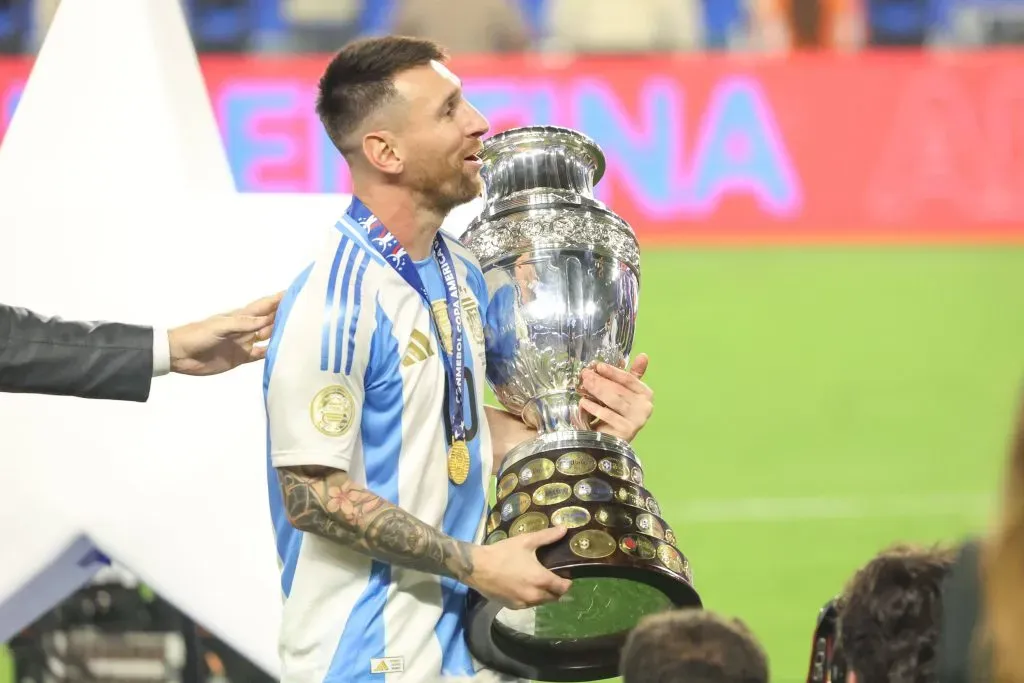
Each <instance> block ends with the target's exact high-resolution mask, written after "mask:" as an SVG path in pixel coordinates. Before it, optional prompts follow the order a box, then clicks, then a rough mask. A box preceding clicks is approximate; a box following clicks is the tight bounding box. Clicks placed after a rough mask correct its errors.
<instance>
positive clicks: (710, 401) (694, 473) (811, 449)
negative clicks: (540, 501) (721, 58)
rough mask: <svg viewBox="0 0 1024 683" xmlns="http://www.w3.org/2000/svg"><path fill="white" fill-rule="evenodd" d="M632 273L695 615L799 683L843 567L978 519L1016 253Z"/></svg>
mask: <svg viewBox="0 0 1024 683" xmlns="http://www.w3.org/2000/svg"><path fill="white" fill-rule="evenodd" d="M642 269H643V281H642V285H641V297H640V315H639V319H638V323H637V324H638V328H637V329H638V334H637V342H636V348H635V350H636V351H644V352H646V353H648V354H649V355H650V356H651V365H650V369H649V371H648V376H647V381H648V382H649V384H650V385H651V386H652V387H653V388H654V391H655V397H656V398H655V403H656V409H655V414H654V418H653V420H652V422H651V423H650V424H649V426H648V427H647V429H646V430H645V431H644V432H643V433H642V435H641V436H640V437H639V438H638V440H637V441H636V443H635V447H636V450H637V452H638V454H639V455H640V456H641V458H642V459H643V462H644V469H645V471H646V474H647V485H648V487H649V488H651V489H652V491H653V492H654V494H655V495H656V496H657V497H658V500H659V503H660V504H661V507H662V509H663V512H664V516H665V517H666V518H667V520H668V521H669V523H670V524H671V525H672V526H673V528H674V529H675V531H676V533H677V535H678V537H679V545H680V547H681V548H682V549H683V551H684V552H685V553H686V554H687V556H688V557H689V559H690V562H691V565H692V567H693V569H694V580H695V583H696V586H697V589H698V590H699V591H700V593H701V596H702V598H703V600H704V603H705V606H706V607H708V608H710V609H715V610H718V611H721V612H722V613H725V614H727V615H734V616H739V617H742V618H743V619H745V620H746V621H747V622H748V623H749V624H750V626H751V627H752V628H753V630H754V631H755V633H756V634H757V635H758V637H759V638H760V639H761V641H762V642H763V644H764V646H765V647H766V649H767V651H768V653H769V656H770V659H771V665H772V679H773V680H774V681H777V682H779V681H785V682H787V683H788V682H794V683H795V682H797V681H801V680H802V679H803V677H804V676H805V674H806V666H807V661H808V656H809V645H810V638H811V631H812V629H813V626H814V622H815V617H816V615H817V611H818V609H819V608H820V607H821V605H822V604H823V603H824V602H825V601H826V600H827V599H828V598H829V597H831V596H832V595H833V594H835V593H836V592H837V591H838V590H839V589H840V588H841V587H842V585H843V582H844V581H845V580H846V579H847V578H848V577H849V575H850V574H851V573H852V571H853V570H854V569H855V568H856V567H857V566H859V565H860V564H862V563H864V562H865V561H866V560H867V559H869V558H870V557H871V555H872V554H873V553H875V552H876V551H878V550H880V549H881V548H882V547H884V546H885V545H887V544H889V543H891V542H894V541H900V540H908V541H922V542H932V541H941V540H949V541H955V540H956V539H958V538H960V537H962V536H963V535H965V534H968V533H971V532H974V531H977V530H980V529H981V528H982V527H983V526H984V524H985V523H986V521H987V519H988V518H989V513H990V510H991V504H992V502H993V501H994V500H995V495H996V491H997V489H998V482H999V479H1000V476H1001V471H1002V464H1003V458H1004V453H1005V450H1006V444H1007V440H1008V436H1009V433H1010V429H1011V417H1012V413H1013V408H1014V404H1015V401H1016V400H1017V398H1018V392H1019V390H1020V388H1021V386H1022V380H1024V249H1020V248H1017V249H1009V248H1005V247H1004V248H932V249H925V248H913V249H911V248H884V249H883V248H877V249H875V248H872V249H868V248H856V249H854V248H835V249H826V248H815V249H810V248H808V249H768V248H765V249H743V250H738V249H723V250H712V249H686V250H682V249H681V250H659V251H654V250H650V249H649V250H647V251H646V252H645V253H644V258H643V264H642ZM0 681H3V683H7V679H5V678H4V677H2V676H0Z"/></svg>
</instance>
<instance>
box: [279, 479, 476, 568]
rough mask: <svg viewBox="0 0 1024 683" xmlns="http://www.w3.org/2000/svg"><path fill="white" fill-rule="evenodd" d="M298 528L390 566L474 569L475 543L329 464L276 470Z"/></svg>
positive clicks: (287, 506) (286, 502) (287, 505)
mask: <svg viewBox="0 0 1024 683" xmlns="http://www.w3.org/2000/svg"><path fill="white" fill-rule="evenodd" d="M277 476H278V480H279V481H280V482H281V493H282V494H283V496H284V505H285V510H286V511H287V514H288V520H289V521H290V522H291V523H292V526H294V527H295V528H297V529H299V530H301V531H305V532H308V533H311V534H316V535H317V536H322V537H323V538H326V539H329V540H332V541H334V542H336V543H339V544H340V545H343V546H345V547H347V548H351V549H353V550H356V551H358V552H361V553H363V554H364V555H369V556H370V557H373V558H375V559H378V560H381V561H383V562H387V563H389V564H395V565H400V566H403V567H410V568H412V569H418V570H420V571H423V572H427V573H430V574H440V575H443V576H450V577H452V578H454V579H456V580H458V581H462V582H465V581H466V580H467V579H468V578H469V576H470V575H471V574H472V573H473V547H474V546H473V545H472V544H470V543H463V542H462V541H458V540H455V539H454V538H451V537H449V536H445V535H444V534H442V533H441V532H440V531H438V530H437V529H435V528H433V527H432V526H428V525H427V524H424V523H423V522H421V521H420V520H419V519H417V518H416V517H414V516H412V515H410V514H409V513H408V512H406V511H405V510H402V509H401V508H399V507H396V506H394V505H392V504H391V503H389V502H388V501H386V500H384V499H383V498H381V497H380V496H378V495H376V494H375V493H373V492H372V491H368V490H366V489H364V488H362V487H360V486H358V485H357V484H355V483H354V482H353V481H352V480H351V479H350V478H349V476H348V474H347V473H346V472H342V471H341V470H336V469H331V468H329V467H319V466H305V467H283V468H279V469H278V470H277Z"/></svg>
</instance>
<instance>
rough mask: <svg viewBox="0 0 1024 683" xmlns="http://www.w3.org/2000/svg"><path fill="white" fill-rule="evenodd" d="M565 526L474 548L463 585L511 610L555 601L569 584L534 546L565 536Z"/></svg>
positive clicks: (538, 546)
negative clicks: (542, 560)
mask: <svg viewBox="0 0 1024 683" xmlns="http://www.w3.org/2000/svg"><path fill="white" fill-rule="evenodd" d="M565 531H566V530H565V527H551V528H548V529H543V530H541V531H534V532H531V533H528V534H522V535H521V536H514V537H512V538H508V539H505V540H504V541H498V542H497V543H495V544H494V545H482V546H474V547H473V573H472V574H470V576H469V577H468V579H467V580H466V584H467V585H468V586H469V587H470V588H473V589H474V590H476V591H477V592H479V593H480V594H481V595H483V596H485V597H487V598H489V599H491V600H496V601H497V602H500V603H501V604H502V605H504V606H505V607H508V608H510V609H523V608H525V607H534V606H536V605H542V604H544V603H546V602H555V601H557V600H558V599H559V598H560V597H562V596H563V595H565V593H566V592H567V591H568V590H569V588H570V587H571V586H572V581H570V580H569V579H563V578H562V577H560V576H558V575H557V574H555V573H554V572H552V571H551V570H549V569H547V568H545V567H544V565H542V564H541V563H540V562H539V561H538V560H537V548H540V547H542V546H545V545H549V544H551V543H554V542H555V541H557V540H559V539H560V538H562V537H563V536H565Z"/></svg>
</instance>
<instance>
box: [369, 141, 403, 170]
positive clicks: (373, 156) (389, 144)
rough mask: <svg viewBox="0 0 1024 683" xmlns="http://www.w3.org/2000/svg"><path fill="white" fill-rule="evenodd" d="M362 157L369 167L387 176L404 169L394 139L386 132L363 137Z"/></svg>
mask: <svg viewBox="0 0 1024 683" xmlns="http://www.w3.org/2000/svg"><path fill="white" fill-rule="evenodd" d="M363 156H365V157H366V161H367V163H368V164H370V166H372V167H373V168H375V169H377V170H378V171H380V172H381V173H385V174H387V175H397V174H399V173H401V172H402V170H403V169H404V168H405V164H404V162H403V160H402V156H401V154H400V153H399V151H398V149H397V145H396V140H395V137H394V136H393V135H392V134H391V133H388V132H386V131H374V132H372V133H367V134H366V135H364V136H363Z"/></svg>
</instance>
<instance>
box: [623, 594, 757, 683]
mask: <svg viewBox="0 0 1024 683" xmlns="http://www.w3.org/2000/svg"><path fill="white" fill-rule="evenodd" d="M619 670H620V673H621V675H622V679H623V681H624V683H672V682H674V681H685V682H686V683H768V657H767V655H766V654H765V652H764V649H763V648H762V647H761V645H760V644H759V643H758V642H757V639H756V638H754V636H753V634H752V633H751V632H750V630H749V629H748V628H747V627H746V625H745V624H744V623H743V622H742V621H740V620H739V619H725V618H724V617H721V616H719V615H717V614H715V613H714V612H709V611H705V610H699V609H681V610H673V611H670V612H663V613H660V614H656V615H653V616H650V617H646V618H644V619H642V620H641V621H640V623H639V624H637V627H636V628H635V629H633V631H632V633H630V634H629V637H628V638H627V639H626V644H625V645H624V646H623V648H622V655H621V659H620V663H619Z"/></svg>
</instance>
